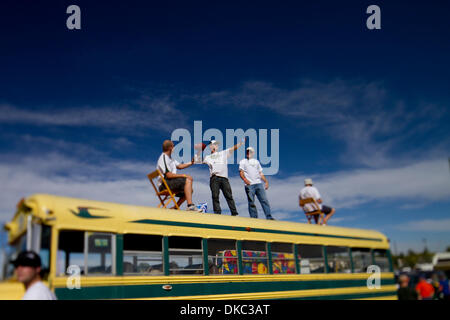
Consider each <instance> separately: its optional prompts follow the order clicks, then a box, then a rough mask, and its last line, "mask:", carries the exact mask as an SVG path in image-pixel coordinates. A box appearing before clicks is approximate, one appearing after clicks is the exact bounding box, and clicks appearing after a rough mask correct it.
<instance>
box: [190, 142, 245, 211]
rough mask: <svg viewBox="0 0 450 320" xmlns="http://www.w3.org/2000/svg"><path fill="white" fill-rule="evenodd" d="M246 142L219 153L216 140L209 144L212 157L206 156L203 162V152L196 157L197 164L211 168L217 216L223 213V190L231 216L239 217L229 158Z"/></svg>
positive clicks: (211, 182) (213, 197)
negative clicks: (230, 177) (230, 176)
mask: <svg viewBox="0 0 450 320" xmlns="http://www.w3.org/2000/svg"><path fill="white" fill-rule="evenodd" d="M244 142H245V139H244V140H243V141H242V142H240V143H238V144H236V145H234V146H233V147H231V148H229V149H226V150H223V151H220V152H219V151H218V150H219V142H217V141H216V140H211V142H210V144H209V148H210V150H211V154H210V155H208V156H206V157H205V158H204V159H203V161H201V159H200V155H201V152H202V151H201V150H199V152H198V153H197V154H196V155H195V156H194V158H195V162H196V163H203V164H207V165H208V167H209V172H210V180H209V187H210V188H211V193H212V202H213V210H214V213H216V214H221V213H222V209H221V208H220V201H219V195H220V190H222V193H223V195H224V197H225V199H226V200H227V203H228V207H229V208H230V211H231V215H232V216H237V215H238V212H237V210H236V204H235V203H234V199H233V193H232V191H231V186H230V182H229V181H228V157H230V156H231V155H232V154H233V152H234V151H235V150H237V149H238V148H239V147H240V146H242V145H243V144H244Z"/></svg>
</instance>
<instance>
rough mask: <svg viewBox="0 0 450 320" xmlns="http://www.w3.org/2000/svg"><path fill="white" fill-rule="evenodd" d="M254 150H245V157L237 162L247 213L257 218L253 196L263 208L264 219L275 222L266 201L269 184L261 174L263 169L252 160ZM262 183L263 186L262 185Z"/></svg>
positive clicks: (249, 148)
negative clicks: (243, 186) (246, 202)
mask: <svg viewBox="0 0 450 320" xmlns="http://www.w3.org/2000/svg"><path fill="white" fill-rule="evenodd" d="M254 154H255V149H253V148H252V147H248V148H247V156H246V158H244V159H242V160H241V161H240V162H239V174H240V176H241V179H242V180H243V181H244V183H245V193H246V194H247V200H248V213H249V214H250V217H252V218H258V210H257V209H256V204H255V196H256V197H258V200H259V202H260V203H261V206H262V208H263V211H264V214H265V215H266V219H268V220H275V219H274V218H272V215H271V214H270V204H269V200H268V199H267V195H266V190H267V189H268V188H269V182H268V181H267V179H266V177H265V176H264V174H263V172H262V171H263V169H262V167H261V164H260V163H259V161H258V160H257V159H255V158H253V156H254ZM262 181H264V185H263V183H262Z"/></svg>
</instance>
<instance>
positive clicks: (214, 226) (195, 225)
mask: <svg viewBox="0 0 450 320" xmlns="http://www.w3.org/2000/svg"><path fill="white" fill-rule="evenodd" d="M129 222H131V223H146V224H159V225H167V226H177V227H190V228H205V229H216V230H227V231H247V232H262V233H277V234H289V235H296V236H314V237H324V238H339V239H352V240H367V241H378V242H381V241H383V240H382V239H380V238H364V237H350V236H338V235H333V234H319V233H310V232H296V231H284V230H274V229H261V228H251V229H248V228H246V227H234V226H223V225H219V224H203V223H193V222H179V221H166V220H151V219H141V220H134V221H129Z"/></svg>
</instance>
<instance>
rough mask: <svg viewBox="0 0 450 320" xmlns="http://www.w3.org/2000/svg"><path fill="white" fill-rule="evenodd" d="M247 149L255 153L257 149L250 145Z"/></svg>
mask: <svg viewBox="0 0 450 320" xmlns="http://www.w3.org/2000/svg"><path fill="white" fill-rule="evenodd" d="M247 151H250V152H253V153H255V149H253V148H252V147H248V148H247Z"/></svg>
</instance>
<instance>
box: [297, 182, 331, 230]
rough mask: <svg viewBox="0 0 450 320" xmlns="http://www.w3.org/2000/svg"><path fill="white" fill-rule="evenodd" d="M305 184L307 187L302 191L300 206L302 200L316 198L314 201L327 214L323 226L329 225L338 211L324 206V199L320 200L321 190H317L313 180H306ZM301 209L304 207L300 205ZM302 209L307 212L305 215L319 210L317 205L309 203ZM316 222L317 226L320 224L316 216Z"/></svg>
mask: <svg viewBox="0 0 450 320" xmlns="http://www.w3.org/2000/svg"><path fill="white" fill-rule="evenodd" d="M304 182H305V187H304V188H303V189H302V190H300V195H299V204H300V200H304V199H308V198H314V200H316V201H317V203H318V204H319V209H320V210H321V211H322V212H323V213H324V214H325V218H324V221H323V224H324V225H327V222H328V220H329V219H330V218H331V217H332V216H333V214H334V213H335V212H336V210H335V209H334V208H331V207H329V206H326V205H322V199H321V198H320V193H319V190H317V188H316V187H313V181H312V179H305V181H304ZM300 207H302V205H300ZM302 208H303V210H304V211H305V213H308V212H313V211H316V210H317V208H316V207H315V205H314V204H313V203H307V204H305V205H304V206H303V207H302ZM314 221H315V222H316V224H317V223H319V216H318V215H314Z"/></svg>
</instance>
